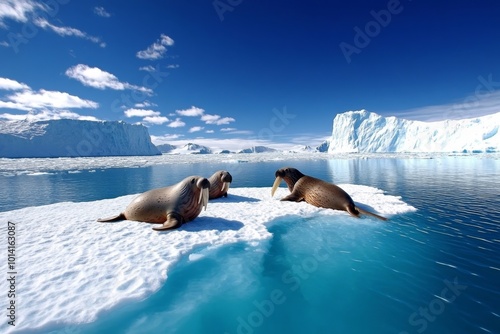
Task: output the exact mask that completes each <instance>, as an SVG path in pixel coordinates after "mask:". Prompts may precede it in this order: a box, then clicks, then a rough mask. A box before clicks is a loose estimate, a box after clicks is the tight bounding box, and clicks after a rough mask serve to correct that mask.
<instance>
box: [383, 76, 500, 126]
mask: <svg viewBox="0 0 500 334" xmlns="http://www.w3.org/2000/svg"><path fill="white" fill-rule="evenodd" d="M481 79H482V80H481ZM480 82H481V85H478V88H477V89H476V91H477V92H476V94H475V95H470V96H467V97H466V98H464V99H462V100H458V101H456V102H455V103H449V104H443V105H436V106H428V107H422V108H415V109H410V110H405V111H401V112H395V113H392V115H395V116H396V117H401V118H406V119H411V120H417V121H426V122H430V121H442V120H445V119H465V118H474V117H480V116H485V115H490V114H493V113H497V112H499V111H500V90H495V89H494V88H500V84H499V83H498V82H493V78H492V76H491V75H490V76H489V77H488V79H485V78H483V77H480ZM381 114H383V115H390V113H388V112H382V113H381Z"/></svg>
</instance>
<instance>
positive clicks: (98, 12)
mask: <svg viewBox="0 0 500 334" xmlns="http://www.w3.org/2000/svg"><path fill="white" fill-rule="evenodd" d="M94 14H96V15H97V16H100V17H111V14H110V13H108V12H107V11H106V9H104V7H94Z"/></svg>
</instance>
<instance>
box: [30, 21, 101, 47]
mask: <svg viewBox="0 0 500 334" xmlns="http://www.w3.org/2000/svg"><path fill="white" fill-rule="evenodd" d="M33 23H34V24H35V25H36V26H38V27H40V28H42V29H45V30H47V29H50V30H52V31H53V32H55V33H56V34H58V35H59V36H62V37H65V36H75V37H79V38H83V39H86V40H89V41H91V42H92V43H96V44H99V46H100V47H102V48H104V47H106V43H104V42H102V41H101V39H100V38H99V37H95V36H91V35H89V34H87V33H86V32H83V31H81V30H79V29H76V28H71V27H58V26H56V25H53V24H52V23H50V22H49V21H47V19H45V18H42V17H38V18H36V19H35V20H34V21H33Z"/></svg>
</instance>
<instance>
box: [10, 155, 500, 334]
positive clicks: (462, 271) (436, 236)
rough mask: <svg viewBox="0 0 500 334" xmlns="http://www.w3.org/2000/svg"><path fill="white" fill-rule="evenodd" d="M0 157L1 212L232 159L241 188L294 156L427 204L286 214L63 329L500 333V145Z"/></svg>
mask: <svg viewBox="0 0 500 334" xmlns="http://www.w3.org/2000/svg"><path fill="white" fill-rule="evenodd" d="M89 159H90V158H89ZM116 159H120V158H116ZM172 159H175V157H174V158H172ZM0 160H2V161H1V164H0V166H3V167H0V211H10V210H14V209H18V208H23V207H28V206H39V205H45V204H50V203H56V202H67V201H72V202H82V201H94V200H100V199H105V198H114V197H118V196H123V195H128V194H136V193H140V192H143V191H146V190H149V189H151V188H156V187H162V186H166V185H169V184H172V183H176V182H177V181H179V180H180V179H182V178H184V177H185V176H188V175H193V174H196V175H203V176H207V177H208V176H209V175H211V174H212V173H213V172H214V171H216V170H218V169H225V170H228V171H229V172H230V173H231V174H232V175H233V183H232V185H231V188H234V187H270V186H271V185H272V183H273V181H274V172H275V170H276V169H278V168H281V167H284V166H292V167H295V168H298V169H299V170H301V171H302V172H303V173H304V174H308V175H312V176H315V177H319V178H322V179H324V180H327V181H330V182H334V183H338V184H345V183H351V184H359V185H367V186H371V187H376V188H379V189H382V190H384V191H385V192H386V193H387V194H389V195H395V196H401V198H402V200H403V201H405V202H406V203H408V204H410V205H412V206H413V207H415V208H416V209H417V211H415V212H410V213H406V214H400V215H396V216H394V217H392V218H391V219H390V220H389V221H388V222H387V223H384V224H377V225H376V226H374V227H373V228H371V227H369V226H367V225H366V224H359V225H357V224H335V221H332V218H331V217H328V216H320V217H312V218H311V217H308V218H301V217H282V218H279V219H277V220H275V221H272V222H270V223H269V224H268V225H267V228H268V230H269V232H271V233H272V237H271V238H270V239H269V240H265V241H263V242H261V243H260V244H259V245H258V246H256V247H251V248H249V247H248V245H247V244H246V243H235V244H228V245H225V246H221V247H218V248H215V249H211V250H207V251H206V252H205V256H204V257H202V258H201V259H199V260H197V261H190V260H189V258H188V256H186V257H183V258H181V259H180V261H179V262H177V263H176V264H175V265H174V267H173V268H172V269H170V271H169V274H168V278H167V280H166V282H165V284H164V286H163V287H162V288H161V289H160V290H159V291H157V292H156V293H154V294H153V295H151V296H149V297H148V298H146V299H144V300H131V301H130V300H129V301H127V302H125V303H122V304H119V305H118V306H116V307H115V308H113V309H109V310H105V311H102V312H101V313H99V316H98V319H97V320H96V321H95V322H92V323H87V324H73V325H69V326H68V325H67V324H66V325H61V326H60V327H59V328H51V329H50V332H52V333H101V332H102V333H104V332H107V333H221V334H226V333H227V334H233V333H238V334H240V333H244V334H252V333H255V334H257V333H397V334H407V333H449V334H457V333H467V334H468V333H500V283H499V282H500V215H499V211H500V209H499V208H500V156H498V155H465V156H462V155H438V156H412V155H405V156H397V155H395V156H384V155H369V156H356V155H353V156H349V155H346V156H341V157H335V156H326V155H324V156H321V157H320V158H300V159H299V158H295V157H294V156H293V155H292V156H287V157H281V158H279V159H275V158H270V159H268V160H264V161H262V160H259V161H253V160H252V159H251V158H249V159H247V160H245V159H240V158H238V157H236V158H234V159H232V160H228V159H225V158H224V159H223V158H217V159H216V158H214V157H211V158H207V159H206V160H200V159H197V160H193V162H191V163H189V162H183V163H175V161H173V162H172V161H170V162H169V163H165V164H161V163H158V164H151V165H147V166H145V167H138V166H133V168H132V166H128V167H118V168H116V167H109V168H108V167H102V165H99V167H97V168H91V167H85V168H80V169H78V168H76V169H75V167H74V165H71V168H69V167H68V168H67V169H65V167H64V164H63V166H61V164H60V163H59V162H57V161H55V162H54V160H52V162H51V163H49V164H47V163H46V160H44V161H42V160H40V161H41V162H40V165H46V166H52V165H53V166H54V167H43V168H40V169H39V170H36V171H33V170H31V171H21V172H19V173H16V172H15V171H12V169H8V168H6V167H5V166H7V165H8V164H9V163H10V162H9V161H8V160H7V159H0ZM33 165H36V163H34V164H33ZM56 165H57V167H56ZM85 166H88V165H87V164H85ZM2 168H4V169H2ZM230 192H231V189H230V190H229V193H230ZM248 214H249V215H251V214H252V213H251V212H249V213H248ZM88 307H92V305H88ZM19 312H22V308H20V309H19ZM34 332H36V331H34Z"/></svg>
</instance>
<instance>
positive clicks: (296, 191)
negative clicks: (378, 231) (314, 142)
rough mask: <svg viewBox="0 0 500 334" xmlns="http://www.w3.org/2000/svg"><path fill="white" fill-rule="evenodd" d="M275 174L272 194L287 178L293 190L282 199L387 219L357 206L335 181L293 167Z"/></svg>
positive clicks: (282, 169) (357, 215)
mask: <svg viewBox="0 0 500 334" xmlns="http://www.w3.org/2000/svg"><path fill="white" fill-rule="evenodd" d="M275 176H276V179H275V180H274V184H273V188H272V190H271V196H274V193H275V191H276V189H277V188H278V186H279V185H280V183H281V180H285V182H286V184H287V186H288V189H289V190H290V192H291V194H290V195H288V196H285V197H283V198H282V199H281V200H282V201H291V202H301V201H306V202H307V203H309V204H312V205H314V206H316V207H319V208H328V209H333V210H343V211H347V212H348V213H349V214H350V215H351V216H354V217H357V218H359V214H360V213H363V214H366V215H370V216H373V217H376V218H378V219H382V220H387V218H385V217H382V216H379V215H377V214H374V213H372V212H368V211H366V210H363V209H361V208H359V207H357V206H356V205H355V204H354V202H353V200H352V198H351V196H349V194H347V193H346V192H345V191H344V190H343V189H341V188H340V187H338V186H336V185H334V184H333V183H328V182H325V181H323V180H320V179H317V178H315V177H312V176H307V175H304V174H302V173H301V172H300V171H299V170H298V169H295V168H291V167H286V168H281V169H278V170H277V171H276V173H275Z"/></svg>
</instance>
